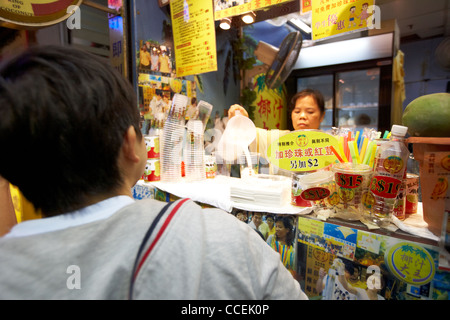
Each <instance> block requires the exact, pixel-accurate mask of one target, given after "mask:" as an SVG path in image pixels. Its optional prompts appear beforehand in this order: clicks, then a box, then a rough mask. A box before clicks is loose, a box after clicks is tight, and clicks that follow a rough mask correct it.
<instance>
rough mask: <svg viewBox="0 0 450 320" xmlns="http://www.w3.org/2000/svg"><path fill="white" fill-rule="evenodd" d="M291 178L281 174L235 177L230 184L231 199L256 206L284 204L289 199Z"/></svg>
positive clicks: (288, 201)
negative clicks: (234, 181) (233, 181)
mask: <svg viewBox="0 0 450 320" xmlns="http://www.w3.org/2000/svg"><path fill="white" fill-rule="evenodd" d="M291 187H292V181H291V179H289V178H287V177H283V176H273V175H262V174H260V175H256V176H251V177H247V178H245V179H237V181H236V183H233V184H232V185H231V186H230V198H231V201H233V202H236V203H245V204H255V205H258V206H269V207H276V206H285V205H286V204H289V203H290V200H291Z"/></svg>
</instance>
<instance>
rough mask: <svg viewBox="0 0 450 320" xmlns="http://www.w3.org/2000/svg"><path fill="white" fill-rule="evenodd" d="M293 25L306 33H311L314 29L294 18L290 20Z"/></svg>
mask: <svg viewBox="0 0 450 320" xmlns="http://www.w3.org/2000/svg"><path fill="white" fill-rule="evenodd" d="M289 22H291V23H292V24H294V25H295V26H296V27H297V28H300V29H301V30H302V31H304V32H306V33H311V31H312V29H311V27H310V26H308V25H307V24H306V23H304V22H303V21H302V20H300V19H297V18H294V19H291V20H289Z"/></svg>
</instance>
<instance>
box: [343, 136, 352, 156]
mask: <svg viewBox="0 0 450 320" xmlns="http://www.w3.org/2000/svg"><path fill="white" fill-rule="evenodd" d="M343 146H344V154H345V157H346V158H347V159H348V161H349V162H351V160H352V159H351V158H350V150H349V149H348V136H344V143H343Z"/></svg>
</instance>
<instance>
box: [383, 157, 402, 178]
mask: <svg viewBox="0 0 450 320" xmlns="http://www.w3.org/2000/svg"><path fill="white" fill-rule="evenodd" d="M383 168H384V169H385V170H386V171H387V172H389V173H390V174H396V173H399V172H400V171H401V170H402V169H403V159H402V158H400V157H398V156H389V157H387V158H386V159H384V160H383Z"/></svg>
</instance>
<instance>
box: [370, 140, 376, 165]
mask: <svg viewBox="0 0 450 320" xmlns="http://www.w3.org/2000/svg"><path fill="white" fill-rule="evenodd" d="M376 153H377V145H376V144H375V145H374V146H373V147H372V153H371V154H370V162H369V166H371V167H373V164H374V162H375V155H376Z"/></svg>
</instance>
